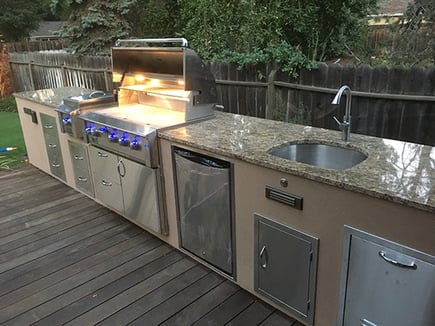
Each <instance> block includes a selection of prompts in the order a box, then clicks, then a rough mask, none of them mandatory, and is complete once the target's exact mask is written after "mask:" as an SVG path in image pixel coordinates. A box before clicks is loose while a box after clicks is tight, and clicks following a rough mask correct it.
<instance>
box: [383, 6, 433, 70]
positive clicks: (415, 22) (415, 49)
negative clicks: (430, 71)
mask: <svg viewBox="0 0 435 326" xmlns="http://www.w3.org/2000/svg"><path fill="white" fill-rule="evenodd" d="M391 54H392V57H393V60H394V61H395V62H396V63H399V64H406V65H413V64H416V63H419V62H423V61H424V60H425V58H429V59H428V62H426V63H427V64H432V65H433V64H435V2H434V0H415V1H414V2H413V3H412V2H411V3H410V4H409V5H408V8H407V10H406V12H405V14H404V16H403V18H402V19H401V20H400V22H399V28H398V35H397V39H396V44H395V48H394V50H393V51H392V53H391Z"/></svg>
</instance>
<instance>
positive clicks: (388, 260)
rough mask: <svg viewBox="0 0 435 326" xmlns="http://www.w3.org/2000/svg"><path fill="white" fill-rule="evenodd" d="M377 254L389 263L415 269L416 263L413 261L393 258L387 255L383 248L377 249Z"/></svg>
mask: <svg viewBox="0 0 435 326" xmlns="http://www.w3.org/2000/svg"><path fill="white" fill-rule="evenodd" d="M379 256H381V257H382V259H383V260H385V261H386V262H389V263H390V264H393V265H396V266H399V267H403V268H410V269H417V265H416V264H415V263H414V262H410V263H408V262H406V263H405V262H400V261H398V260H396V259H394V258H391V257H388V256H387V253H386V252H385V251H383V250H381V251H379Z"/></svg>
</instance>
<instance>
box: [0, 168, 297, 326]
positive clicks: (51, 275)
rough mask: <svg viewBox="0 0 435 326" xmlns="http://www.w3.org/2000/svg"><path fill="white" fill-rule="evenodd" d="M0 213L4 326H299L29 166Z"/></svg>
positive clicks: (0, 185)
mask: <svg viewBox="0 0 435 326" xmlns="http://www.w3.org/2000/svg"><path fill="white" fill-rule="evenodd" d="M0 207H1V208H0V324H2V325H3V324H4V325H20V326H21V325H28V324H34V325H60V324H68V325H95V324H98V325H100V324H101V325H125V324H132V325H147V326H148V325H177V326H182V325H295V326H296V325H299V326H301V324H300V323H298V322H296V321H295V320H293V319H292V318H289V317H287V316H285V315H283V314H282V313H280V312H279V311H277V310H275V309H274V308H272V307H270V306H269V305H267V304H266V303H264V302H262V301H261V300H259V299H257V298H256V297H255V296H253V295H251V294H249V293H248V292H246V291H244V290H242V289H240V288H239V287H238V286H236V285H234V284H233V283H232V282H230V281H228V280H226V279H225V278H223V277H221V276H219V275H217V274H216V273H214V272H213V271H211V270H209V269H208V268H206V267H204V266H202V265H200V264H198V263H197V262H195V261H194V260H192V259H191V258H189V257H187V256H185V255H184V254H182V253H180V252H179V251H178V250H176V249H173V248H172V247H170V246H168V245H167V244H165V243H164V242H162V241H161V240H159V239H157V238H155V237H154V236H152V235H150V234H149V233H147V232H145V231H143V230H142V229H140V228H138V227H137V226H135V225H133V224H131V223H130V222H128V221H127V220H125V219H123V218H122V217H120V216H119V215H117V214H116V213H114V212H112V211H110V210H108V209H106V208H105V207H102V206H100V205H99V204H97V203H95V202H94V201H93V200H91V199H89V198H87V197H86V196H84V195H82V194H80V193H78V192H77V191H75V190H74V189H71V188H70V187H68V186H66V185H64V184H63V183H61V182H59V181H58V180H56V179H54V178H52V177H50V176H49V175H47V174H45V173H43V172H41V171H40V170H38V169H36V168H34V167H32V166H30V165H27V166H25V167H22V168H20V169H18V170H16V171H13V172H0Z"/></svg>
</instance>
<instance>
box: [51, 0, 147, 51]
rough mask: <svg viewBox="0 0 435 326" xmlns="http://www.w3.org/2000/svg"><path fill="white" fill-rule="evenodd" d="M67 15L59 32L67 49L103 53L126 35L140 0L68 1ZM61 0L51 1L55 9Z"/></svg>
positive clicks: (132, 22) (134, 20) (128, 32)
mask: <svg viewBox="0 0 435 326" xmlns="http://www.w3.org/2000/svg"><path fill="white" fill-rule="evenodd" d="M67 1H68V8H69V11H70V16H69V19H68V25H67V26H66V28H65V29H64V30H63V31H62V32H61V35H62V36H63V37H65V38H66V40H67V44H68V45H69V50H70V51H71V52H72V53H75V54H78V55H85V54H92V55H105V54H108V53H109V49H110V47H111V46H112V45H113V44H114V42H115V40H116V39H118V38H126V37H128V36H129V35H130V34H131V31H132V30H133V27H132V26H133V24H135V23H137V18H138V17H137V14H138V13H140V12H142V11H141V10H140V4H141V3H142V2H143V0H118V1H113V2H112V1H101V0H67ZM61 3H62V1H61V0H52V8H58V7H59V5H61Z"/></svg>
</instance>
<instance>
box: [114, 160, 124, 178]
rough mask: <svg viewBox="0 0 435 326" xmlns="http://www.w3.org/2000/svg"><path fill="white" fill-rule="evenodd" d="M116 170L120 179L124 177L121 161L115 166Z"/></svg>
mask: <svg viewBox="0 0 435 326" xmlns="http://www.w3.org/2000/svg"><path fill="white" fill-rule="evenodd" d="M121 167H122V168H121ZM116 168H117V169H118V173H119V175H120V176H121V177H125V165H124V162H123V161H122V160H119V161H118V165H117V166H116Z"/></svg>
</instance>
